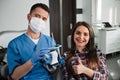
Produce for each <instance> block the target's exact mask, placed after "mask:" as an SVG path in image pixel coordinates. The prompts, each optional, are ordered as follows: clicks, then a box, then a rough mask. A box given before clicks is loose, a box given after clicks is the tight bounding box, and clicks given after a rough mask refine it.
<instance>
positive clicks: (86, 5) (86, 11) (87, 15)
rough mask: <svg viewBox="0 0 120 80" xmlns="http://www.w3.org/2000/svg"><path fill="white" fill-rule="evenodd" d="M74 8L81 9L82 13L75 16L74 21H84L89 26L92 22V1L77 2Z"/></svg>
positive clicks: (78, 0) (79, 0) (82, 0)
mask: <svg viewBox="0 0 120 80" xmlns="http://www.w3.org/2000/svg"><path fill="white" fill-rule="evenodd" d="M76 4H77V5H76V8H82V9H83V13H82V14H77V15H76V18H77V19H76V21H77V22H78V21H86V22H88V23H90V24H91V22H92V18H91V17H92V0H77V1H76Z"/></svg>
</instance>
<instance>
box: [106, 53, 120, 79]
mask: <svg viewBox="0 0 120 80" xmlns="http://www.w3.org/2000/svg"><path fill="white" fill-rule="evenodd" d="M106 59H107V61H106V63H107V65H108V69H109V72H110V75H109V78H108V80H120V52H117V53H112V54H108V55H106Z"/></svg>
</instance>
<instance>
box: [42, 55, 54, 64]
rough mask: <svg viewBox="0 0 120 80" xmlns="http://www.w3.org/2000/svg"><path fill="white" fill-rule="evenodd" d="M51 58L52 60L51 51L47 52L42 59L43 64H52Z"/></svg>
mask: <svg viewBox="0 0 120 80" xmlns="http://www.w3.org/2000/svg"><path fill="white" fill-rule="evenodd" d="M51 60H52V55H51V54H50V53H48V54H45V55H44V56H43V59H42V60H41V62H42V63H43V64H50V63H51Z"/></svg>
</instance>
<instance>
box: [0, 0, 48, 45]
mask: <svg viewBox="0 0 120 80" xmlns="http://www.w3.org/2000/svg"><path fill="white" fill-rule="evenodd" d="M38 2H39V3H40V2H42V3H45V4H47V5H48V6H49V0H0V32H2V31H10V30H15V31H16V30H17V31H20V30H26V29H27V27H28V21H27V14H28V13H29V11H30V8H31V6H32V5H33V4H34V3H38ZM49 24H50V23H49V19H48V23H47V27H46V29H45V31H44V33H45V34H47V35H49V33H50V26H49ZM23 32H24V31H23ZM21 33H22V32H18V33H4V34H0V45H1V46H3V47H7V45H8V42H9V41H10V40H11V39H13V38H14V37H16V36H18V35H19V34H21ZM16 34H17V35H16Z"/></svg>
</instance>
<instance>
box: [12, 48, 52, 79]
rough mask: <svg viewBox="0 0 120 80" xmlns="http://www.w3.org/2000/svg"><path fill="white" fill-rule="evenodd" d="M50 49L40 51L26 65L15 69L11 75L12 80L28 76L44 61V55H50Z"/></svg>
mask: <svg viewBox="0 0 120 80" xmlns="http://www.w3.org/2000/svg"><path fill="white" fill-rule="evenodd" d="M49 51H50V50H49V49H43V50H39V51H37V52H35V53H33V55H32V57H31V59H30V60H28V61H27V62H26V63H24V64H23V65H21V66H18V67H16V68H15V69H14V71H13V73H12V74H11V78H12V79H13V80H18V79H20V78H22V77H23V76H24V75H26V74H27V73H28V72H29V71H30V70H31V69H32V68H33V67H34V66H35V65H36V64H37V63H38V62H40V60H42V59H43V56H44V54H47V53H49Z"/></svg>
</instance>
